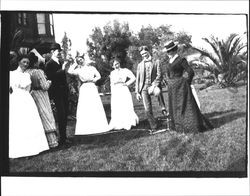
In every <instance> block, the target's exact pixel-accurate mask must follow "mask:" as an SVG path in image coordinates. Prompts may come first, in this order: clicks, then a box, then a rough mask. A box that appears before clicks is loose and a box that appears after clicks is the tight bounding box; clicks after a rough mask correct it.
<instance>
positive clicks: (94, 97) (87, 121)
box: [75, 83, 108, 135]
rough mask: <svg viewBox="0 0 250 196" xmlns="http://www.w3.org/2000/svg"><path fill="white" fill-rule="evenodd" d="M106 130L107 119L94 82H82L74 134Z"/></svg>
mask: <svg viewBox="0 0 250 196" xmlns="http://www.w3.org/2000/svg"><path fill="white" fill-rule="evenodd" d="M106 131H108V121H107V118H106V114H105V111H104V107H103V104H102V101H101V98H100V96H99V94H98V90H97V87H96V86H95V84H94V83H83V84H82V86H81V87H80V90H79V98H78V104H77V112H76V129H75V135H87V134H96V133H102V132H106Z"/></svg>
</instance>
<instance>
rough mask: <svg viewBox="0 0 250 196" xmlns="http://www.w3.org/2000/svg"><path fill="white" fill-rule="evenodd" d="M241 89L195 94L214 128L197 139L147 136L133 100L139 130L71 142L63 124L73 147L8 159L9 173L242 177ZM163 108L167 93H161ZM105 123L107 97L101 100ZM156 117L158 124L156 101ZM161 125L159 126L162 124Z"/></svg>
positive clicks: (71, 123)
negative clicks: (214, 173)
mask: <svg viewBox="0 0 250 196" xmlns="http://www.w3.org/2000/svg"><path fill="white" fill-rule="evenodd" d="M246 88H247V87H246V86H245V85H243V86H240V87H238V88H237V91H235V90H234V91H232V90H231V91H229V90H228V89H216V88H215V89H209V90H202V91H200V92H198V96H199V99H200V102H201V111H202V113H203V114H204V115H205V116H206V117H207V118H209V120H210V121H211V122H212V124H213V125H214V126H215V128H214V129H213V130H209V131H206V132H204V133H199V134H195V135H194V134H182V133H177V132H173V131H171V132H165V133H159V134H156V135H149V134H148V132H147V131H146V130H147V128H148V127H149V125H148V122H147V121H146V118H145V114H144V108H143V105H142V103H141V102H137V101H136V100H135V98H134V94H133V99H134V104H135V106H134V107H135V111H136V113H137V114H138V116H139V118H140V124H139V125H138V126H137V127H134V128H133V129H132V130H130V131H117V132H109V133H106V134H100V135H92V136H74V126H75V121H73V120H70V121H69V122H68V136H69V137H70V140H71V141H72V145H70V146H68V147H66V148H61V149H58V150H52V151H46V152H43V153H41V154H39V155H37V156H33V157H26V158H25V157H24V158H19V159H10V162H9V166H10V172H11V173H12V172H13V173H15V172H78V171H81V172H85V171H245V170H246V159H247V155H246V154H247V152H246V133H247V130H246V119H247V118H246V115H247V107H246V96H247V95H246ZM164 97H165V101H166V103H167V93H166V92H164ZM102 99H103V104H104V107H105V110H106V113H107V118H108V120H110V105H109V103H110V97H108V96H107V97H102ZM153 108H154V112H155V116H156V117H158V118H159V119H161V112H160V108H159V105H158V102H157V99H156V98H154V99H153ZM162 122H163V124H164V121H162Z"/></svg>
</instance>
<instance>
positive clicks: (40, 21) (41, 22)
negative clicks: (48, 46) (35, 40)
mask: <svg viewBox="0 0 250 196" xmlns="http://www.w3.org/2000/svg"><path fill="white" fill-rule="evenodd" d="M36 18H37V28H38V34H39V35H44V34H46V26H45V14H36Z"/></svg>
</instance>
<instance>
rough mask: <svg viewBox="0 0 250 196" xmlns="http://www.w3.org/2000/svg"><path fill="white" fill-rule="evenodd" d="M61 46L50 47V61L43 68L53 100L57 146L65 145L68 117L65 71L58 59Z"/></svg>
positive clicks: (56, 44) (54, 44)
mask: <svg viewBox="0 0 250 196" xmlns="http://www.w3.org/2000/svg"><path fill="white" fill-rule="evenodd" d="M60 52H61V46H60V45H59V44H58V43H53V44H52V45H51V47H50V53H51V59H50V60H49V61H48V62H47V64H46V66H45V73H46V75H47V77H48V80H51V86H50V88H49V97H50V99H53V100H54V102H55V106H56V112H57V121H58V128H59V134H60V140H59V145H63V144H66V139H67V135H66V126H67V116H68V84H67V80H66V73H65V70H64V69H62V65H61V62H60V60H59V58H58V57H60Z"/></svg>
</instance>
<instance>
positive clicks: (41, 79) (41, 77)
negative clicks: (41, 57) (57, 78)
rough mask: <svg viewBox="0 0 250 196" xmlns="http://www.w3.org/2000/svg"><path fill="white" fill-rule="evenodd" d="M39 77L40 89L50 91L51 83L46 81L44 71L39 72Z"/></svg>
mask: <svg viewBox="0 0 250 196" xmlns="http://www.w3.org/2000/svg"><path fill="white" fill-rule="evenodd" d="M37 77H38V80H39V83H40V87H41V88H42V89H43V90H48V89H49V87H50V85H51V83H50V82H49V81H48V80H47V79H46V77H45V74H44V72H43V71H42V70H39V71H37Z"/></svg>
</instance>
